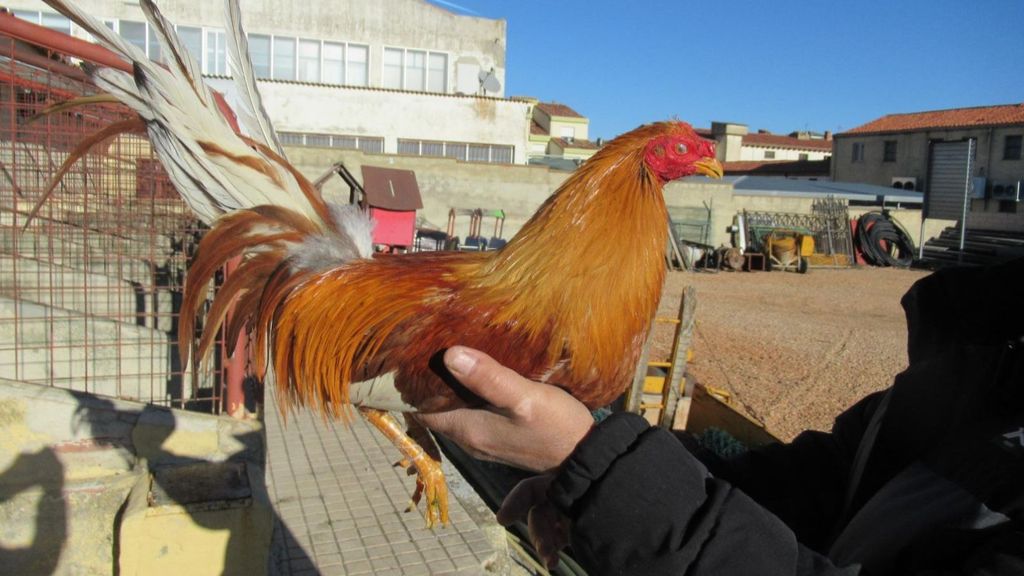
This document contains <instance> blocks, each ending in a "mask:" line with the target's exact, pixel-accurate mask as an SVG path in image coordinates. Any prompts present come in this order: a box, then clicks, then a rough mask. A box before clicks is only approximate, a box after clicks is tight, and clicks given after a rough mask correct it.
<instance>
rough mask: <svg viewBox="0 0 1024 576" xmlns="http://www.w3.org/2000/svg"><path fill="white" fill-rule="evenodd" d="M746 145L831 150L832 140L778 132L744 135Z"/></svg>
mask: <svg viewBox="0 0 1024 576" xmlns="http://www.w3.org/2000/svg"><path fill="white" fill-rule="evenodd" d="M743 145H744V146H763V147H766V148H790V149H793V150H816V151H819V152H831V151H832V141H831V140H824V139H815V138H805V139H800V138H794V137H792V136H780V135H776V134H747V135H746V136H744V137H743Z"/></svg>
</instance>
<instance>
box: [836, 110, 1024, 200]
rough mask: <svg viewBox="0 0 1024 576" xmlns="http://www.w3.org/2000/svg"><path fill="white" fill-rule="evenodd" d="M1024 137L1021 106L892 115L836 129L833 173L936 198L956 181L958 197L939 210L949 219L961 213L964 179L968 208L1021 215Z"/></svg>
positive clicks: (857, 180) (1023, 178)
mask: <svg viewBox="0 0 1024 576" xmlns="http://www.w3.org/2000/svg"><path fill="white" fill-rule="evenodd" d="M1022 140H1024V104H1008V105H1002V106H979V107H973V108H954V109H949V110H935V111H928V112H913V113H908V114H889V115H887V116H883V117H881V118H878V119H876V120H872V121H871V122H868V123H867V124H864V125H862V126H858V127H856V128H854V129H852V130H848V131H846V132H843V133H840V134H836V136H835V158H834V160H833V163H832V176H833V178H834V179H835V180H843V181H849V182H864V183H868V184H876V185H880V186H899V187H902V188H904V189H913V190H922V191H926V192H931V193H932V196H935V195H936V194H937V193H940V192H942V190H944V189H945V188H948V187H949V186H952V185H953V184H950V183H949V182H947V181H950V182H951V181H952V180H957V181H959V184H958V185H956V186H958V190H959V197H960V198H961V200H960V201H959V202H953V201H952V200H955V199H951V203H950V205H949V206H948V208H946V209H943V208H942V207H936V208H937V209H939V210H938V211H939V212H942V213H945V214H946V215H943V216H942V217H948V218H950V219H958V218H959V214H960V212H961V211H962V210H963V200H962V198H963V196H964V182H965V181H967V182H968V185H969V186H970V188H971V189H970V191H969V194H970V196H971V198H972V199H971V202H970V205H969V210H970V211H971V212H976V213H977V212H980V213H985V212H1010V213H1016V212H1018V210H1017V201H1018V200H1020V199H1021V198H1020V197H1019V193H1018V189H1019V184H1018V183H1019V182H1021V181H1022V180H1024V155H1022V150H1021V148H1022ZM951 179H952V180H951ZM953 192H956V190H951V192H950V193H951V194H952V193H953ZM933 211H934V210H933ZM1018 220H1019V219H1018Z"/></svg>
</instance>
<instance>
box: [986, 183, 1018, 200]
mask: <svg viewBox="0 0 1024 576" xmlns="http://www.w3.org/2000/svg"><path fill="white" fill-rule="evenodd" d="M1021 192H1024V181H1021V180H1017V181H1016V182H1000V183H998V184H996V183H994V182H993V183H992V199H993V200H1009V201H1011V202H1020V201H1021Z"/></svg>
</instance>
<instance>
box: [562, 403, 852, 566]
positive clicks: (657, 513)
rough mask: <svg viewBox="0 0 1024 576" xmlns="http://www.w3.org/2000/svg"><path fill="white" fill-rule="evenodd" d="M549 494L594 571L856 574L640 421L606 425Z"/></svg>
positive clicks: (622, 417)
mask: <svg viewBox="0 0 1024 576" xmlns="http://www.w3.org/2000/svg"><path fill="white" fill-rule="evenodd" d="M548 495H549V497H550V498H551V500H552V501H553V502H554V503H555V505H556V506H557V507H558V508H559V509H560V510H562V512H563V513H565V514H566V515H567V516H568V517H569V518H570V520H571V521H572V522H573V530H572V542H571V544H572V549H573V554H574V556H575V558H576V560H577V561H579V562H580V564H581V565H582V566H583V567H584V568H586V570H587V571H588V573H590V574H594V575H597V574H651V575H655V574H691V575H695V576H698V575H702V574H715V575H722V576H729V575H739V574H759V575H766V576H770V575H774V574H780V575H781V574H786V575H799V574H823V575H825V574H835V575H840V574H843V575H849V574H856V571H855V570H853V569H850V570H842V569H838V568H836V567H834V566H832V565H831V564H829V562H828V561H827V559H825V558H824V557H822V556H820V555H818V554H816V553H814V552H812V551H811V550H810V549H808V548H806V547H804V546H803V545H801V544H799V543H798V541H797V539H796V537H795V535H794V534H793V532H792V531H791V530H790V529H789V528H787V527H786V525H785V524H784V523H783V522H782V521H781V520H779V519H778V518H777V517H776V516H775V515H773V514H772V513H770V512H769V511H767V510H766V509H764V508H763V507H761V506H759V505H758V504H756V503H755V502H754V501H753V500H752V499H751V498H750V497H749V496H747V495H746V494H744V493H743V492H742V491H740V490H738V489H736V488H734V487H733V486H732V485H730V484H729V483H727V482H725V481H723V480H720V479H716V478H714V477H713V476H711V475H710V474H709V473H708V471H707V469H706V468H705V467H704V466H703V465H702V464H701V463H700V462H699V461H698V460H697V459H696V458H695V457H693V455H691V454H690V453H689V452H688V451H687V450H686V449H685V448H684V447H683V445H682V444H681V443H679V442H678V441H677V440H676V438H675V437H674V436H673V435H672V434H670V433H668V432H666V431H663V430H660V429H655V428H651V427H650V426H649V425H648V424H647V422H646V421H645V420H644V419H643V418H641V417H639V416H636V415H633V414H625V413H622V414H615V415H613V416H611V417H609V418H607V419H606V420H605V421H604V422H602V423H601V424H599V425H598V426H597V427H596V428H595V429H594V430H593V431H592V432H591V433H590V435H588V436H587V438H586V439H584V441H583V442H581V443H580V444H579V446H577V449H576V451H575V452H574V453H573V455H572V456H571V457H570V458H569V459H568V460H567V461H566V463H565V464H564V465H563V468H562V469H561V471H560V472H559V474H558V476H557V477H556V479H555V480H554V482H553V483H552V485H551V488H550V490H549V493H548Z"/></svg>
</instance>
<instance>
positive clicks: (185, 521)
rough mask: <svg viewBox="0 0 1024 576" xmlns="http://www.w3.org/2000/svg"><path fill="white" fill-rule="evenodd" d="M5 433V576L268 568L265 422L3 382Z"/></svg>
mask: <svg viewBox="0 0 1024 576" xmlns="http://www.w3.org/2000/svg"><path fill="white" fill-rule="evenodd" d="M0 437H3V438H4V439H5V440H4V442H3V443H2V444H0V466H3V465H4V463H7V462H9V463H10V464H9V465H6V466H5V468H3V469H2V470H0V572H2V573H10V574H53V573H68V572H77V573H112V574H119V573H125V574H161V573H170V574H173V573H187V574H189V576H196V575H198V574H205V573H209V574H256V573H259V574H263V573H266V571H267V562H268V554H269V551H270V550H269V548H270V544H271V542H270V541H271V534H272V530H273V529H274V526H275V524H279V523H277V522H276V517H275V513H274V511H273V509H272V507H271V505H270V502H269V499H268V497H267V494H266V486H265V479H264V470H263V462H264V449H265V448H264V442H263V429H262V426H261V425H260V424H259V423H257V422H253V421H240V420H235V419H232V418H229V417H217V416H209V415H205V414H197V413H192V412H185V411H179V410H170V409H166V408H160V407H155V406H147V405H141V404H137V403H132V402H124V401H120V400H112V399H107V398H101V397H97V396H93V395H89V394H85V393H76V392H71V391H67V390H61V389H56V388H45V387H39V386H35V385H27V384H22V383H15V382H10V381H0ZM287 536H288V535H287V534H284V535H282V536H281V537H282V538H287ZM295 552H296V551H292V556H294V555H295ZM311 564H312V563H311V562H310V565H311Z"/></svg>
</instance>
